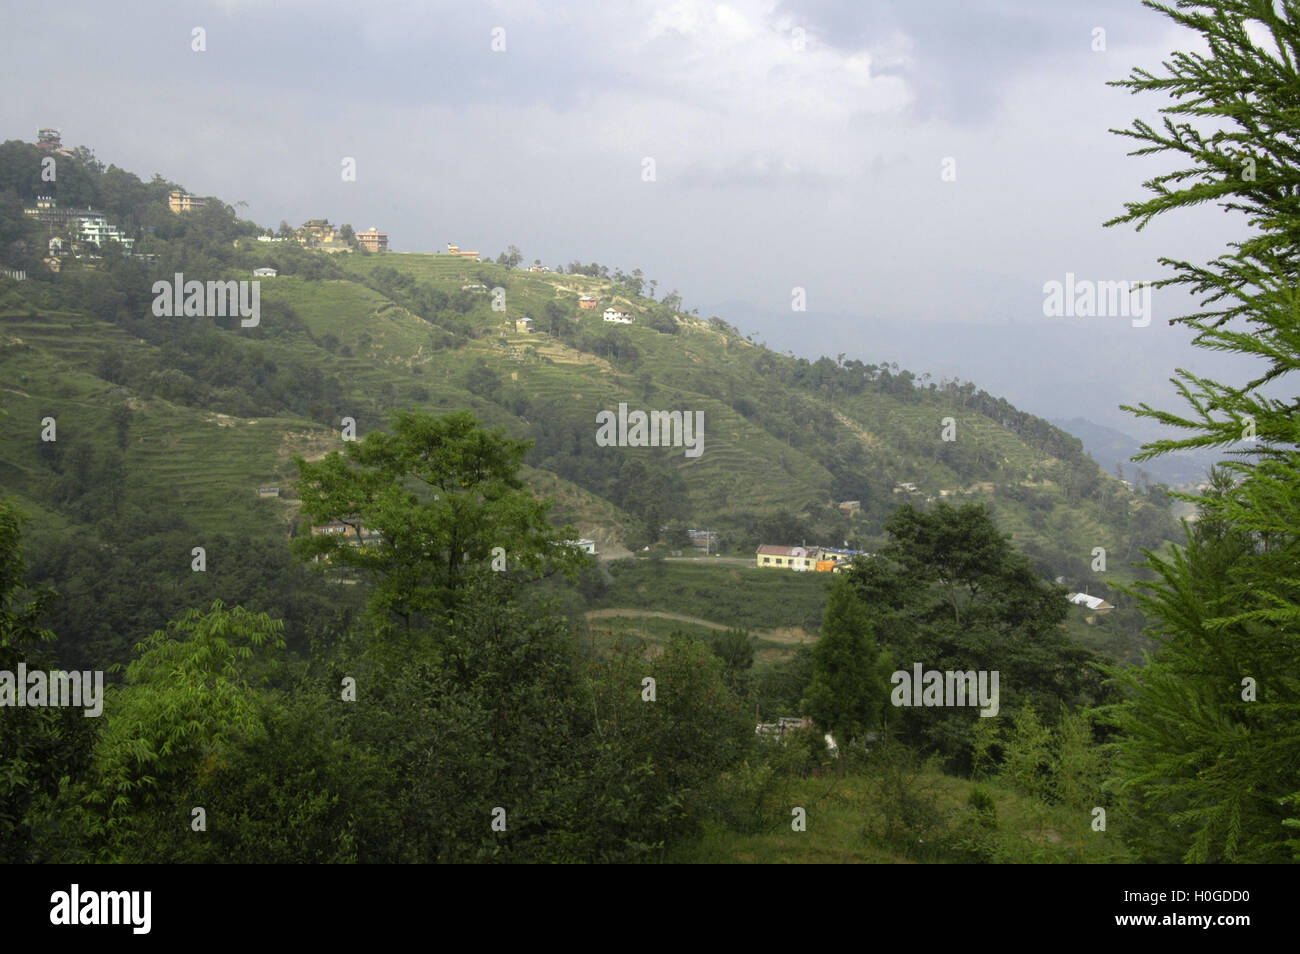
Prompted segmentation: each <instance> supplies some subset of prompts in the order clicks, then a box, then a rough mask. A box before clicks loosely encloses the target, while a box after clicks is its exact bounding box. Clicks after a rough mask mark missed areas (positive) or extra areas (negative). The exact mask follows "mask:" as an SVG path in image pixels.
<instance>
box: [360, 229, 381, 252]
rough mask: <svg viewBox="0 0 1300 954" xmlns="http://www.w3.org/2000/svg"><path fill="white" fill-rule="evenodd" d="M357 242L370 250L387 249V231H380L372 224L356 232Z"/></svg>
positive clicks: (379, 250)
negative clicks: (362, 230)
mask: <svg viewBox="0 0 1300 954" xmlns="http://www.w3.org/2000/svg"><path fill="white" fill-rule="evenodd" d="M356 235H357V244H358V245H360V246H361V247H362V248H364V249H366V250H367V251H370V252H387V251H388V233H387V232H381V231H379V230H378V229H376V228H375V227H374V226H373V225H372V226H370V228H368V229H367V230H366V231H364V232H358V233H356Z"/></svg>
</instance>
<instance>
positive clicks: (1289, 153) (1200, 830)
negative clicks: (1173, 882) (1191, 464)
mask: <svg viewBox="0 0 1300 954" xmlns="http://www.w3.org/2000/svg"><path fill="white" fill-rule="evenodd" d="M1146 5H1147V6H1149V7H1151V8H1152V9H1154V10H1158V11H1160V12H1161V13H1163V14H1165V15H1166V16H1168V17H1169V18H1170V19H1172V20H1173V21H1174V22H1176V23H1178V24H1180V25H1182V26H1185V27H1188V28H1190V29H1192V30H1194V31H1196V32H1197V33H1198V34H1200V38H1201V39H1203V40H1204V42H1205V43H1206V44H1207V46H1208V49H1209V52H1208V54H1202V53H1182V52H1179V53H1175V54H1174V55H1173V56H1172V57H1171V58H1170V60H1169V61H1167V62H1166V63H1165V64H1164V67H1165V71H1166V73H1165V75H1159V76H1157V75H1155V74H1152V73H1150V72H1148V71H1146V70H1142V69H1134V70H1133V71H1132V73H1131V75H1130V77H1129V78H1128V79H1127V80H1122V81H1119V82H1117V83H1115V84H1113V85H1118V86H1123V87H1126V88H1128V89H1130V90H1131V91H1132V92H1134V93H1138V92H1157V93H1161V94H1164V95H1166V96H1170V97H1172V99H1173V103H1172V104H1171V105H1167V106H1164V107H1163V108H1162V109H1161V112H1162V113H1164V118H1163V123H1162V124H1161V128H1159V129H1157V128H1156V127H1154V126H1153V125H1151V124H1150V123H1147V122H1145V121H1143V120H1140V119H1139V120H1136V121H1134V123H1133V126H1132V128H1131V129H1128V130H1113V131H1114V132H1116V133H1118V134H1120V135H1124V136H1128V137H1131V138H1133V139H1136V140H1137V141H1138V142H1139V143H1140V146H1139V148H1138V149H1136V150H1135V151H1134V153H1133V154H1134V155H1149V154H1159V153H1172V154H1174V155H1175V156H1177V157H1178V158H1180V159H1181V160H1182V162H1183V167H1182V168H1180V169H1178V170H1177V171H1175V172H1171V173H1167V174H1164V175H1160V176H1156V177H1155V178H1153V179H1150V180H1148V181H1147V182H1146V183H1145V185H1146V188H1147V189H1148V190H1149V191H1150V192H1151V193H1153V195H1152V197H1150V198H1148V199H1146V200H1145V201H1141V202H1130V203H1128V204H1127V212H1126V213H1125V214H1124V215H1122V216H1119V217H1117V218H1115V219H1113V220H1111V221H1110V222H1108V223H1106V224H1107V225H1113V224H1116V223H1124V222H1134V223H1136V224H1137V227H1138V228H1139V229H1140V228H1142V227H1143V226H1144V225H1145V224H1146V223H1147V222H1148V221H1150V220H1151V219H1152V218H1153V217H1155V216H1157V215H1160V214H1162V213H1164V212H1168V211H1170V210H1174V209H1184V208H1187V207H1189V206H1193V205H1197V204H1200V203H1202V202H1206V201H1213V202H1217V203H1218V204H1219V205H1220V206H1221V207H1222V208H1223V209H1224V210H1225V211H1226V212H1241V213H1245V215H1246V220H1247V225H1248V226H1249V235H1248V237H1247V238H1246V239H1245V240H1244V241H1241V242H1232V243H1229V247H1230V248H1231V249H1232V251H1231V252H1229V253H1227V254H1224V255H1222V256H1220V257H1218V258H1215V259H1214V260H1212V261H1210V262H1208V263H1206V264H1204V265H1194V264H1192V263H1189V262H1185V261H1178V260H1174V259H1168V258H1162V259H1160V262H1161V264H1163V265H1166V266H1169V267H1170V268H1172V269H1173V271H1174V274H1173V276H1172V277H1168V278H1165V279H1162V280H1161V281H1160V282H1158V283H1157V285H1172V286H1182V287H1184V288H1186V289H1188V290H1189V291H1191V292H1192V293H1194V294H1197V295H1200V296H1201V304H1202V307H1203V308H1205V310H1204V311H1200V312H1197V313H1195V314H1191V315H1187V316H1183V317H1180V318H1176V319H1174V321H1175V322H1178V323H1182V324H1185V325H1187V326H1188V327H1190V328H1192V329H1194V330H1195V331H1196V338H1195V339H1194V343H1195V344H1196V345H1198V346H1200V347H1205V348H1210V349H1213V350H1217V351H1228V352H1233V353H1236V354H1241V355H1245V356H1250V357H1254V358H1256V359H1258V360H1259V361H1260V362H1261V364H1260V367H1259V370H1258V371H1257V372H1256V373H1255V374H1254V376H1253V377H1252V378H1251V379H1250V380H1249V381H1247V382H1246V383H1244V384H1242V385H1232V384H1222V383H1219V382H1216V381H1212V380H1209V379H1207V378H1203V377H1200V376H1197V375H1194V374H1191V373H1188V372H1186V371H1183V370H1181V369H1180V370H1179V371H1178V373H1177V377H1176V378H1174V379H1173V384H1174V386H1175V388H1176V389H1177V391H1178V393H1179V394H1180V395H1181V396H1182V398H1183V399H1184V400H1185V401H1186V402H1187V404H1188V405H1190V408H1191V411H1190V413H1183V414H1175V413H1171V412H1167V411H1158V410H1154V409H1152V408H1151V407H1149V406H1148V405H1146V404H1142V405H1139V406H1138V407H1136V408H1127V410H1129V411H1132V412H1133V413H1135V414H1137V415H1138V416H1140V417H1146V418H1151V419H1153V420H1156V421H1159V422H1161V423H1163V424H1165V425H1168V426H1171V427H1174V428H1178V429H1180V430H1182V431H1184V432H1186V434H1187V436H1184V437H1182V438H1180V439H1167V440H1160V441H1156V442H1153V443H1151V444H1148V445H1146V447H1145V448H1144V453H1143V454H1141V455H1140V456H1139V458H1138V459H1140V460H1145V459H1148V458H1150V457H1154V456H1156V455H1158V454H1162V453H1166V452H1168V451H1171V450H1175V449H1179V448H1185V447H1226V446H1230V445H1231V446H1232V450H1231V451H1229V453H1230V455H1231V457H1232V459H1231V460H1230V461H1228V462H1226V463H1224V464H1223V465H1222V472H1221V473H1219V474H1217V475H1216V477H1215V486H1214V489H1213V491H1212V492H1211V493H1209V494H1207V495H1205V496H1204V497H1203V498H1201V499H1200V501H1199V504H1198V505H1199V509H1200V516H1199V520H1198V524H1197V527H1196V529H1195V530H1194V531H1190V532H1189V533H1188V536H1187V542H1186V544H1185V545H1184V546H1183V547H1181V548H1178V549H1176V550H1175V552H1174V553H1173V555H1172V556H1170V557H1168V558H1156V557H1153V556H1151V555H1150V554H1148V562H1147V564H1146V565H1148V566H1150V567H1151V568H1152V569H1154V570H1155V571H1156V572H1157V574H1158V579H1157V580H1156V581H1154V582H1152V583H1149V584H1139V587H1140V588H1141V590H1140V593H1139V598H1140V599H1141V600H1142V601H1143V607H1144V609H1145V611H1146V612H1147V614H1148V615H1149V616H1151V617H1154V619H1155V620H1156V623H1155V626H1154V629H1153V635H1155V636H1156V637H1158V639H1159V640H1160V642H1161V644H1162V645H1161V648H1160V649H1159V650H1158V651H1157V652H1156V653H1155V654H1154V656H1153V658H1152V660H1151V663H1150V665H1148V666H1147V667H1146V668H1145V669H1143V670H1139V671H1135V672H1132V673H1128V674H1124V675H1121V674H1119V673H1116V674H1115V675H1116V676H1118V677H1120V679H1121V681H1122V682H1124V683H1126V684H1127V686H1128V689H1129V690H1130V695H1129V697H1128V699H1127V701H1126V702H1125V703H1124V704H1122V705H1121V706H1119V707H1117V708H1116V709H1114V710H1113V711H1112V713H1111V715H1112V718H1113V719H1114V721H1115V722H1116V724H1117V725H1118V726H1119V728H1120V729H1121V731H1122V736H1121V738H1120V740H1119V741H1118V742H1117V743H1116V754H1117V760H1116V766H1117V775H1116V777H1115V778H1114V779H1113V780H1112V787H1113V788H1114V789H1115V790H1116V791H1117V792H1119V793H1120V794H1121V795H1122V796H1125V797H1127V798H1130V799H1132V800H1133V804H1132V810H1133V812H1134V813H1135V814H1136V816H1137V817H1136V818H1135V819H1134V821H1135V824H1133V825H1131V826H1130V831H1132V832H1133V835H1132V840H1133V841H1135V843H1139V844H1140V846H1141V848H1142V850H1143V851H1144V852H1145V854H1146V855H1148V856H1149V857H1153V858H1158V859H1166V860H1174V859H1182V860H1185V861H1251V862H1259V861H1277V860H1283V859H1285V858H1286V857H1287V856H1288V855H1296V856H1300V853H1298V852H1297V849H1300V839H1297V838H1296V837H1295V835H1296V832H1295V829H1296V828H1297V827H1300V820H1298V819H1297V815H1300V811H1297V804H1296V803H1297V801H1300V775H1298V774H1297V773H1298V772H1300V718H1298V717H1300V636H1298V635H1297V632H1298V631H1297V625H1296V624H1297V623H1300V539H1298V537H1297V533H1298V532H1300V455H1298V454H1297V452H1296V451H1297V440H1298V439H1300V433H1298V431H1297V417H1296V412H1297V410H1300V400H1296V399H1291V400H1282V399H1278V398H1277V397H1276V395H1277V394H1278V393H1279V388H1280V387H1281V386H1283V385H1284V384H1285V383H1286V382H1285V380H1284V379H1285V378H1286V376H1287V375H1288V374H1291V373H1293V372H1294V371H1296V370H1297V368H1300V297H1298V295H1297V277H1298V275H1300V272H1298V266H1297V262H1298V259H1297V254H1298V253H1300V147H1298V146H1297V142H1298V141H1300V74H1298V73H1297V60H1298V59H1300V2H1297V0H1284V2H1281V3H1273V2H1271V0H1216V2H1214V3H1209V2H1204V0H1180V2H1179V3H1177V5H1176V8H1174V7H1169V6H1164V5H1161V4H1157V3H1154V2H1150V0H1147V2H1146ZM1265 389H1267V392H1268V393H1265ZM1288 816H1289V817H1288Z"/></svg>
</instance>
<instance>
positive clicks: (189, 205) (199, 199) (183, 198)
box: [167, 189, 208, 215]
mask: <svg viewBox="0 0 1300 954" xmlns="http://www.w3.org/2000/svg"><path fill="white" fill-rule="evenodd" d="M207 204H208V200H207V199H206V198H204V197H203V196H201V195H190V194H189V193H188V192H182V191H181V190H179V189H176V190H174V191H173V192H170V193H168V195H167V208H169V209H171V210H172V211H173V212H175V213H176V214H177V215H179V214H180V213H182V212H194V211H197V210H198V209H201V208H203V207H204V206H205V205H207Z"/></svg>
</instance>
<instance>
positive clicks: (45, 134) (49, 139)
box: [36, 127, 73, 156]
mask: <svg viewBox="0 0 1300 954" xmlns="http://www.w3.org/2000/svg"><path fill="white" fill-rule="evenodd" d="M36 148H37V149H46V150H48V151H50V152H57V153H58V154H59V155H61V156H71V155H72V154H73V150H71V149H69V148H68V147H67V146H65V145H64V144H63V135H62V133H61V132H60V131H59V130H57V129H54V128H52V127H46V128H45V129H38V130H36Z"/></svg>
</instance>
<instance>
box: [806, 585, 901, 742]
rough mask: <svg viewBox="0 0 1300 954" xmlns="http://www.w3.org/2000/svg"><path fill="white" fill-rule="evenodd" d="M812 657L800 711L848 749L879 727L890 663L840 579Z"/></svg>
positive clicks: (833, 589)
mask: <svg viewBox="0 0 1300 954" xmlns="http://www.w3.org/2000/svg"><path fill="white" fill-rule="evenodd" d="M812 655H813V677H812V682H811V683H810V684H809V686H808V688H807V690H806V691H805V693H804V699H803V710H804V711H805V712H806V713H807V714H808V715H809V716H811V717H812V718H813V720H814V721H815V722H816V723H817V726H818V728H820V729H822V730H823V731H826V732H829V733H830V734H831V735H833V736H834V737H835V740H836V742H837V744H838V745H840V746H843V747H847V746H848V745H849V743H850V742H852V741H853V740H855V739H862V738H863V737H864V736H865V735H866V733H867V732H868V731H869V730H871V729H872V728H875V727H877V726H878V725H879V722H880V717H881V714H882V710H883V708H884V703H885V700H886V699H887V698H888V696H889V657H888V655H887V654H883V653H881V651H880V649H879V647H878V646H877V645H876V640H875V638H874V636H873V635H872V633H871V621H870V620H869V619H868V618H867V611H866V608H865V607H863V605H862V603H861V601H859V600H858V597H857V595H856V594H855V593H854V591H853V587H852V586H851V585H850V584H849V582H848V581H847V580H846V579H845V578H844V577H843V576H837V577H836V578H835V580H834V582H833V584H832V586H831V593H830V599H829V601H828V602H827V604H826V616H825V619H824V621H823V622H822V634H821V638H820V639H818V640H817V644H816V645H815V646H813V651H812Z"/></svg>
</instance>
